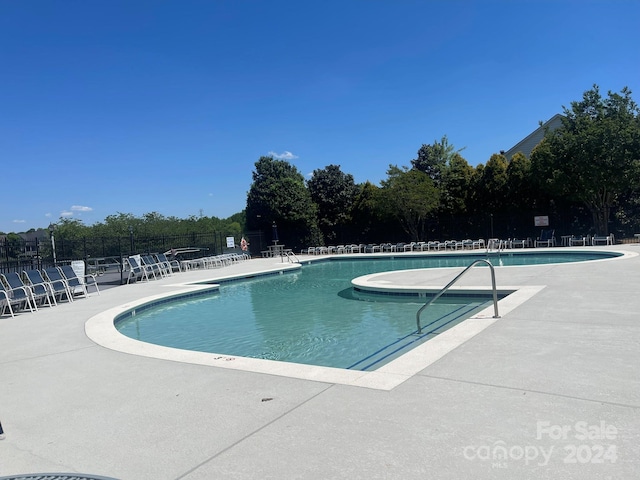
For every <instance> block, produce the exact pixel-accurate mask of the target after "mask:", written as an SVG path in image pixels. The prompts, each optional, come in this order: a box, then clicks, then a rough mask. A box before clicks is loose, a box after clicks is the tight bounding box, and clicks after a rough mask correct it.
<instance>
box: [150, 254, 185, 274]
mask: <svg viewBox="0 0 640 480" xmlns="http://www.w3.org/2000/svg"><path fill="white" fill-rule="evenodd" d="M156 258H157V260H158V263H161V264H163V265H165V266H166V267H167V268H168V270H169V272H171V273H173V272H175V271H178V272H182V267H181V266H180V262H179V261H178V260H176V259H173V260H169V258H167V256H166V255H165V254H164V253H156Z"/></svg>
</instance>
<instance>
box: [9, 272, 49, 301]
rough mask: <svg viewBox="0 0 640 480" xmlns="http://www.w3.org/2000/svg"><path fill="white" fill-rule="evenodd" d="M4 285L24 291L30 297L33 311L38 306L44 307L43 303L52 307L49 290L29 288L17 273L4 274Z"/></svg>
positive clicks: (43, 287)
mask: <svg viewBox="0 0 640 480" xmlns="http://www.w3.org/2000/svg"><path fill="white" fill-rule="evenodd" d="M2 277H3V278H4V281H5V283H6V284H7V285H8V286H9V287H10V288H12V289H13V290H17V289H23V290H24V289H26V290H27V291H28V294H29V296H30V297H31V305H32V306H33V308H34V309H35V310H38V304H40V305H44V303H45V302H47V304H48V305H49V306H50V307H52V306H53V305H52V304H51V298H50V295H49V289H47V288H46V287H45V286H44V285H36V286H31V285H29V283H25V282H24V281H23V280H22V277H20V274H19V273H17V272H11V273H5V274H4V275H2Z"/></svg>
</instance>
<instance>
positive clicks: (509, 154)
mask: <svg viewBox="0 0 640 480" xmlns="http://www.w3.org/2000/svg"><path fill="white" fill-rule="evenodd" d="M561 126H562V115H561V114H559V113H557V114H555V115H554V116H553V117H551V118H550V119H549V120H547V121H546V122H544V123H543V124H542V125H540V126H539V127H538V128H537V129H535V130H534V131H533V132H531V133H530V134H529V135H527V136H526V137H524V138H523V139H522V140H520V141H519V142H518V143H516V144H515V145H514V146H513V147H511V148H510V149H509V150H507V151H506V152H504V153H502V152H500V153H502V154H503V155H504V156H505V157H506V158H507V160H511V159H512V158H513V156H514V155H515V154H516V153H518V152H521V153H523V154H524V156H525V157H527V158H529V157H530V156H531V151H532V150H533V149H534V148H535V146H536V145H538V144H539V143H540V141H542V139H543V138H544V132H545V130H546V129H547V128H548V129H549V130H555V129H557V128H559V127H561Z"/></svg>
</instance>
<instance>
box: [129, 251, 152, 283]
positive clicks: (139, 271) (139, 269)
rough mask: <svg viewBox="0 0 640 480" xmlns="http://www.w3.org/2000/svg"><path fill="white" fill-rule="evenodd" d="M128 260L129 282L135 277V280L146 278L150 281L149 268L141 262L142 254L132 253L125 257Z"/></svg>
mask: <svg viewBox="0 0 640 480" xmlns="http://www.w3.org/2000/svg"><path fill="white" fill-rule="evenodd" d="M125 261H126V262H127V265H128V267H129V268H128V269H127V284H129V283H130V282H131V280H132V279H133V281H134V282H137V281H138V280H142V279H144V280H146V281H149V275H147V269H146V268H145V267H143V266H142V265H141V264H140V261H141V260H140V256H139V255H132V256H130V257H127V258H125Z"/></svg>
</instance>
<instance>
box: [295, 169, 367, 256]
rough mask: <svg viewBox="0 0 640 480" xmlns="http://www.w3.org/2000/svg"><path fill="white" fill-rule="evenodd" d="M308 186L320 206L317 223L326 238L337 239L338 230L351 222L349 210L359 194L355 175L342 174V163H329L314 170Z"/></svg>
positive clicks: (329, 239)
mask: <svg viewBox="0 0 640 480" xmlns="http://www.w3.org/2000/svg"><path fill="white" fill-rule="evenodd" d="M307 188H308V189H309V193H310V194H311V199H312V200H313V201H314V202H315V204H316V205H317V207H318V226H319V228H320V231H321V232H322V234H323V236H324V239H325V241H326V242H327V243H335V242H337V241H338V237H339V235H338V232H339V231H341V230H342V227H344V226H345V225H346V224H347V223H348V222H349V218H350V216H349V212H350V210H351V207H352V206H353V203H354V202H355V199H356V196H357V195H358V190H359V189H358V187H357V185H356V184H355V182H354V180H353V175H351V174H346V173H343V172H342V171H341V170H340V166H339V165H329V166H327V167H325V168H323V169H320V170H314V171H313V175H312V177H311V179H310V180H309V181H308V182H307ZM339 241H340V242H342V241H343V240H342V239H340V240H339Z"/></svg>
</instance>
